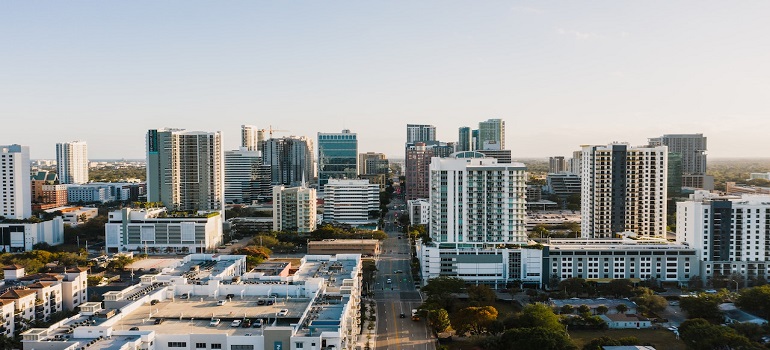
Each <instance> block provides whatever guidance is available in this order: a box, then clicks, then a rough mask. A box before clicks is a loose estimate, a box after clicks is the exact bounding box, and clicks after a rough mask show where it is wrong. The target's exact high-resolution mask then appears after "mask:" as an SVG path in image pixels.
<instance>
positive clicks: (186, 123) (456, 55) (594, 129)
mask: <svg viewBox="0 0 770 350" xmlns="http://www.w3.org/2000/svg"><path fill="white" fill-rule="evenodd" d="M768 18H770V2H767V1H740V2H737V1H616V0H613V1H448V0H441V1H227V2H222V1H191V0H185V1H53V0H51V1H34V0H32V1H3V2H0V121H2V122H1V123H0V144H14V143H18V144H22V145H28V146H30V151H31V156H32V158H33V159H40V158H47V159H50V158H54V153H55V143H56V142H66V141H72V140H84V141H86V142H88V145H89V158H92V159H107V158H128V159H142V158H144V157H145V141H144V138H145V134H146V132H147V130H148V129H153V128H162V127H175V128H184V129H188V130H203V131H222V133H223V135H224V136H223V138H224V140H225V141H224V144H225V148H226V149H235V148H237V147H238V145H239V142H240V140H239V138H240V136H239V133H240V125H242V124H251V125H256V126H258V127H260V128H269V127H270V126H272V127H273V128H275V129H281V130H289V131H288V132H276V133H275V136H276V137H278V136H288V135H298V136H299V135H303V136H308V137H310V138H312V139H314V140H315V139H316V135H317V133H318V132H339V131H340V130H342V129H343V128H347V129H350V130H351V131H352V132H355V133H357V134H358V138H359V151H360V152H383V153H385V154H387V155H388V156H389V157H394V158H402V157H403V143H404V142H405V139H406V124H407V123H416V124H432V125H435V126H436V128H437V135H438V138H439V139H440V140H441V141H456V140H457V129H458V127H460V126H471V127H474V126H476V127H477V126H478V122H479V121H483V120H487V119H490V118H500V119H503V120H505V122H506V132H507V133H506V148H507V149H511V151H512V154H513V156H514V158H535V157H548V156H556V155H564V156H569V155H571V153H572V151H574V150H578V149H579V146H580V145H581V144H607V143H610V142H613V141H620V142H629V143H631V144H633V145H641V144H645V143H646V141H647V138H650V137H656V136H661V135H663V134H673V133H703V134H704V135H705V136H707V137H708V142H709V145H708V154H709V156H710V157H768V156H770V154H769V152H768V150H769V149H770V137H769V136H770V135H769V134H768V130H770V20H768Z"/></svg>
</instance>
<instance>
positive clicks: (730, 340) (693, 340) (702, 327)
mask: <svg viewBox="0 0 770 350" xmlns="http://www.w3.org/2000/svg"><path fill="white" fill-rule="evenodd" d="M679 335H680V337H681V339H682V341H683V342H684V343H685V344H686V345H687V347H688V348H689V349H693V350H713V349H760V347H758V346H755V345H753V344H752V343H751V341H749V339H748V338H746V337H744V336H742V335H740V334H737V333H736V332H735V330H733V329H731V328H728V327H724V326H719V325H714V324H711V323H710V322H709V321H707V320H705V319H702V318H696V319H690V320H687V321H684V322H683V323H682V325H681V326H680V327H679Z"/></svg>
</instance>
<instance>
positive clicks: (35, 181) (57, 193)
mask: <svg viewBox="0 0 770 350" xmlns="http://www.w3.org/2000/svg"><path fill="white" fill-rule="evenodd" d="M30 183H31V186H32V210H48V209H51V208H56V207H61V206H64V205H67V186H66V185H59V177H58V176H57V175H56V173H54V172H51V171H38V172H36V173H35V174H33V175H32V176H31V178H30Z"/></svg>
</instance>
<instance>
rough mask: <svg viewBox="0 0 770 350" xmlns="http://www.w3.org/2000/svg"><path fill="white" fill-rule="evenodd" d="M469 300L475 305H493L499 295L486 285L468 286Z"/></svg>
mask: <svg viewBox="0 0 770 350" xmlns="http://www.w3.org/2000/svg"><path fill="white" fill-rule="evenodd" d="M467 292H468V300H469V301H470V302H471V304H473V305H491V304H494V302H495V300H497V294H495V291H493V290H492V288H489V286H486V285H483V284H482V285H478V286H468V288H467Z"/></svg>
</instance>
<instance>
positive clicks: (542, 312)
mask: <svg viewBox="0 0 770 350" xmlns="http://www.w3.org/2000/svg"><path fill="white" fill-rule="evenodd" d="M509 323H510V326H511V327H517V328H546V329H549V330H563V329H564V326H563V325H562V324H561V323H560V322H559V317H558V316H556V314H555V313H554V312H553V310H551V308H549V307H548V306H545V305H544V304H528V305H527V306H525V307H524V309H522V310H521V313H519V314H518V315H516V316H514V317H513V318H512V319H511V320H510V322H509Z"/></svg>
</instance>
